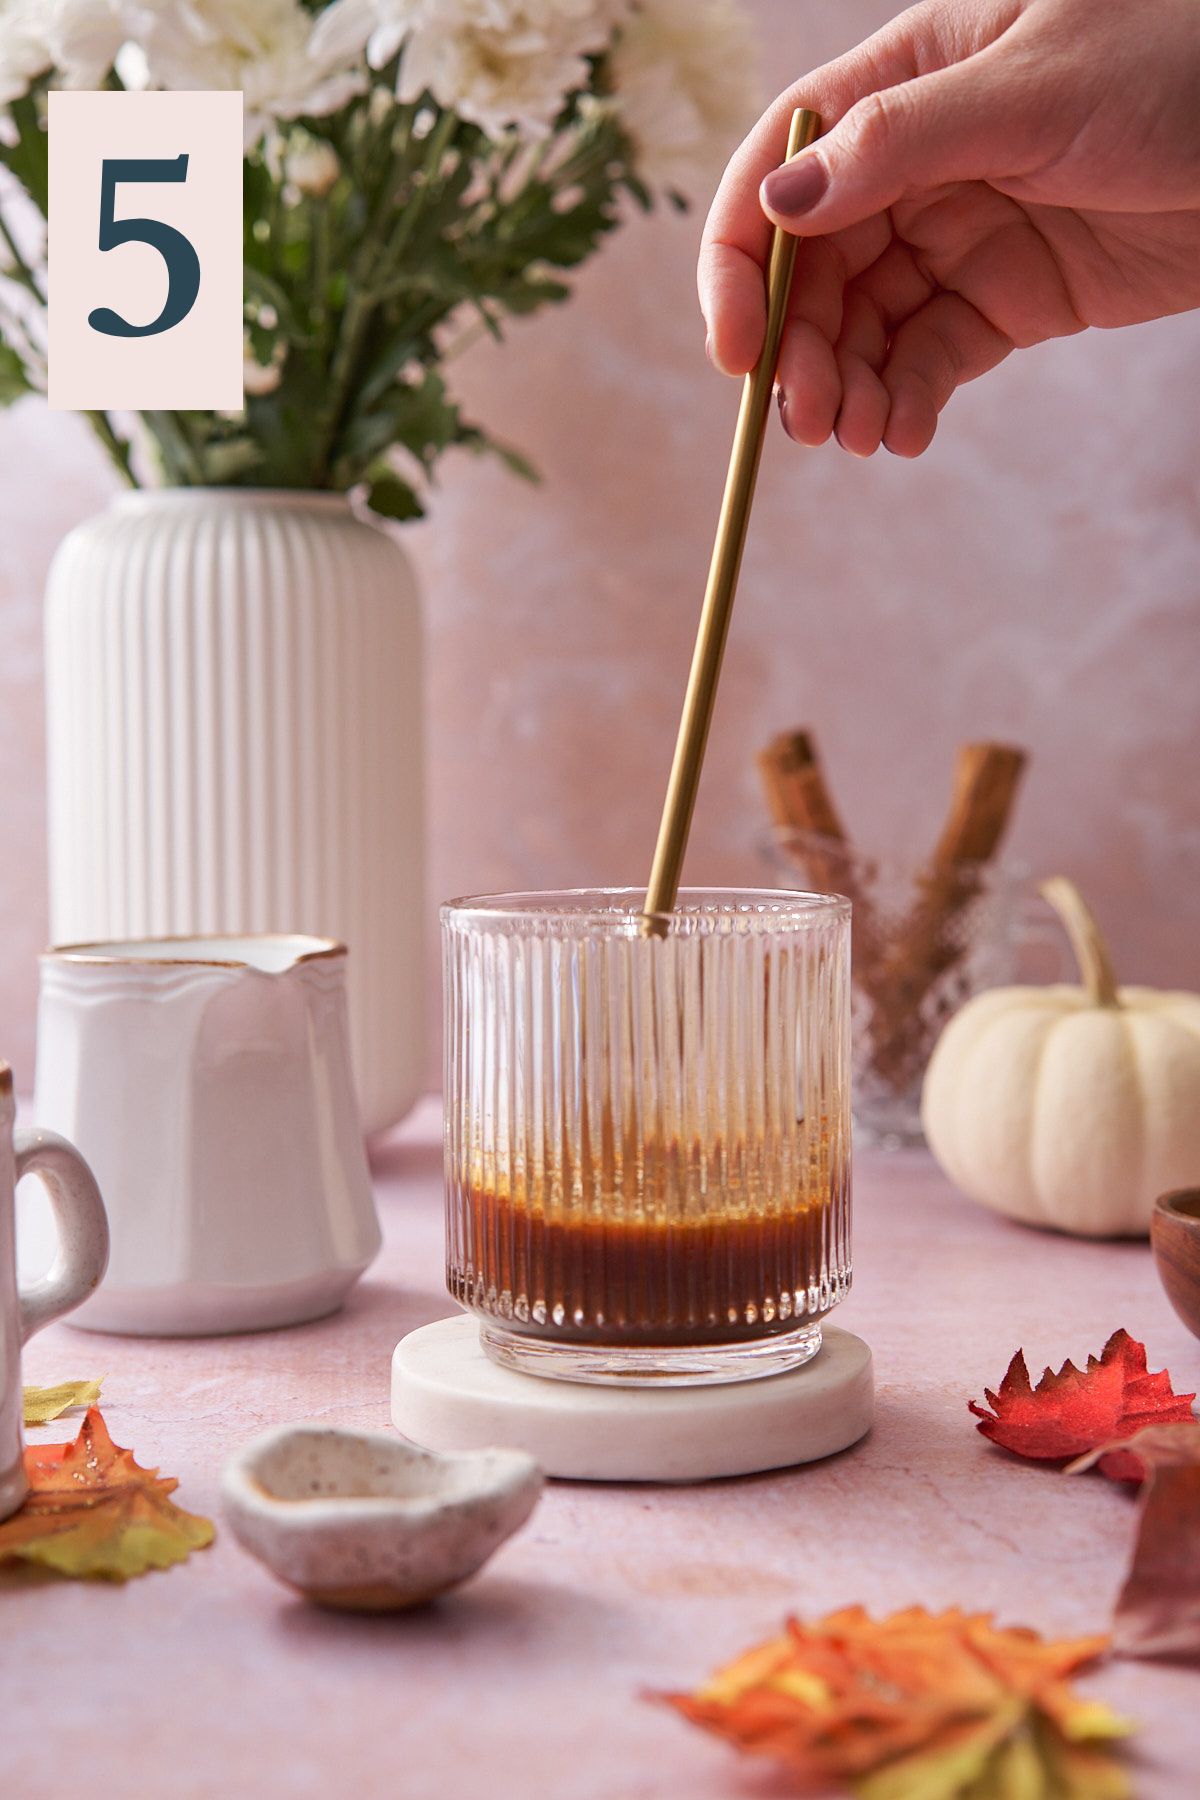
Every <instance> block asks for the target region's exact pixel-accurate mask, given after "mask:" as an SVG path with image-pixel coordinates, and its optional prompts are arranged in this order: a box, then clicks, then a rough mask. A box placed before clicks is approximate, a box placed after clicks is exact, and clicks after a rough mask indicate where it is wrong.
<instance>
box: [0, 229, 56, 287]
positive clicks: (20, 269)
mask: <svg viewBox="0 0 1200 1800" xmlns="http://www.w3.org/2000/svg"><path fill="white" fill-rule="evenodd" d="M0 237H2V238H3V239H4V242H5V244H6V245H7V247H8V253H9V255H10V256H11V257H12V260H13V266H12V268H11V269H10V270H7V271H5V273H7V274H8V275H10V276H11V277H12V278H13V279H14V280H17V281H19V282H20V283H21V285H22V287H25V288H28V290H29V292H30V293H31V294H32V295H33V297H34V299H35V300H40V301H41V303H42V305H43V306H45V304H46V296H45V294H44V293H43V291H42V286H41V283H40V282H39V281H38V278H37V276H36V275H35V274H34V272H33V270H32V269H31V268H30V266H29V264H28V263H27V262H26V261H25V258H24V257H23V256H22V254H21V251H20V249H19V248H18V245H17V240H16V238H15V237H14V236H13V234H12V232H11V231H10V230H9V228H8V221H7V219H6V218H5V217H4V213H3V210H2V209H0Z"/></svg>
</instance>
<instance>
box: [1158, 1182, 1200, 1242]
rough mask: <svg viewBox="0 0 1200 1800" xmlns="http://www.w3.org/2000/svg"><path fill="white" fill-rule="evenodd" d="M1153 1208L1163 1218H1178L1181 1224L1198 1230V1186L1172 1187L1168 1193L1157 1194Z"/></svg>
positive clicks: (1199, 1222)
mask: <svg viewBox="0 0 1200 1800" xmlns="http://www.w3.org/2000/svg"><path fill="white" fill-rule="evenodd" d="M1154 1210H1155V1212H1156V1213H1161V1214H1162V1216H1163V1217H1164V1218H1167V1219H1178V1220H1179V1221H1180V1223H1181V1224H1183V1225H1191V1226H1193V1227H1194V1228H1195V1229H1196V1230H1197V1231H1200V1187H1184V1188H1172V1189H1171V1190H1170V1192H1169V1193H1166V1194H1160V1195H1159V1197H1158V1199H1157V1200H1156V1201H1155V1202H1154Z"/></svg>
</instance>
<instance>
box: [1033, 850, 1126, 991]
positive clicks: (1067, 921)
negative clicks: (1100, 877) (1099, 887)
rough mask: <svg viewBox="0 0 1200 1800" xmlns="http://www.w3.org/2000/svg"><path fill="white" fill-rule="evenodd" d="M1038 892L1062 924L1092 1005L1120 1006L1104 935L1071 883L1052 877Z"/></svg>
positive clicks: (1086, 904) (1077, 890) (1061, 877)
mask: <svg viewBox="0 0 1200 1800" xmlns="http://www.w3.org/2000/svg"><path fill="white" fill-rule="evenodd" d="M1038 892H1039V893H1040V894H1041V896H1042V899H1043V900H1045V901H1048V902H1049V904H1050V905H1051V906H1052V907H1053V908H1054V910H1055V912H1056V913H1057V914H1058V916H1059V918H1060V919H1061V920H1062V923H1063V927H1064V929H1065V931H1066V934H1067V936H1068V937H1069V938H1070V940H1071V948H1072V950H1073V951H1074V952H1075V960H1076V962H1077V963H1078V964H1079V973H1080V976H1081V977H1082V979H1083V985H1084V987H1085V988H1086V990H1087V997H1088V999H1089V1000H1090V1001H1091V1003H1092V1005H1093V1006H1120V1004H1121V999H1120V995H1119V994H1118V993H1117V977H1116V972H1115V970H1114V969H1113V965H1112V957H1111V956H1110V955H1109V950H1108V945H1107V944H1106V942H1105V941H1104V934H1103V932H1102V931H1101V930H1100V927H1099V926H1098V925H1097V923H1096V921H1095V918H1094V917H1093V915H1092V909H1091V907H1090V906H1089V905H1088V903H1087V901H1086V900H1085V899H1084V897H1083V895H1082V894H1081V893H1080V891H1079V889H1078V888H1077V887H1076V886H1075V883H1074V882H1073V881H1069V880H1068V879H1067V877H1066V876H1065V875H1052V876H1051V877H1050V879H1049V880H1048V881H1043V882H1042V884H1041V886H1040V887H1039V889H1038Z"/></svg>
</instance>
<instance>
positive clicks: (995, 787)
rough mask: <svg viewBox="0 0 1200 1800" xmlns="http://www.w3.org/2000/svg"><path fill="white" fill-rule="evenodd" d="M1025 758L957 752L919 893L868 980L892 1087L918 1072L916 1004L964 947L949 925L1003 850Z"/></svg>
mask: <svg viewBox="0 0 1200 1800" xmlns="http://www.w3.org/2000/svg"><path fill="white" fill-rule="evenodd" d="M1025 763H1026V756H1025V752H1024V751H1023V750H1018V749H1016V748H1014V747H1013V746H1012V745H1010V744H993V743H978V744H963V745H962V746H961V748H960V749H959V752H958V756H957V760H956V763H955V771H954V789H953V793H952V796H951V802H950V810H949V813H948V814H947V817H946V822H945V824H944V826H943V827H942V832H941V836H940V837H939V838H938V841H937V846H936V848H935V850H934V853H933V857H932V859H931V862H930V866H929V869H928V872H927V873H926V875H925V876H924V878H923V880H922V882H921V884H920V889H919V897H918V899H917V901H916V904H915V905H914V907H913V910H912V913H911V914H910V916H909V919H908V922H907V924H906V925H905V927H904V929H903V931H902V932H901V934H900V936H899V939H898V941H897V943H896V945H895V948H894V950H893V952H892V955H891V957H890V958H889V959H888V963H889V966H888V968H887V969H886V971H881V970H876V971H875V980H874V982H873V987H874V989H875V991H874V993H873V996H872V997H873V999H874V1001H875V1012H876V1016H875V1019H874V1020H873V1034H872V1035H873V1039H874V1051H873V1062H874V1065H875V1068H876V1071H877V1072H878V1073H879V1074H881V1075H882V1076H883V1077H884V1079H885V1080H888V1081H889V1082H890V1083H891V1084H892V1085H893V1086H894V1087H895V1088H896V1090H897V1091H902V1090H903V1089H904V1088H905V1087H906V1086H908V1084H909V1082H910V1081H911V1080H913V1079H915V1077H916V1076H917V1075H918V1074H919V1072H920V1066H921V1064H922V1062H923V1058H924V1049H925V1046H924V1043H923V1039H924V1036H925V1032H924V1030H923V1029H922V1021H921V1018H920V1008H921V1005H922V1003H923V1002H924V1000H925V998H926V996H927V995H928V993H929V991H930V989H931V988H932V987H933V985H934V983H935V982H936V981H938V980H939V979H940V977H941V976H942V975H944V974H945V973H946V972H947V971H948V970H949V969H951V968H953V966H954V964H955V963H956V962H958V961H959V960H960V958H961V957H962V956H963V954H964V952H965V950H966V948H967V946H966V945H965V944H964V942H963V941H962V939H961V937H960V936H957V935H956V934H955V930H954V927H955V925H956V924H957V923H958V921H959V919H960V918H961V915H962V914H963V912H964V911H965V910H966V908H967V907H968V906H969V905H970V903H971V901H972V900H974V899H975V897H976V896H977V894H978V893H979V888H980V870H981V869H982V868H983V866H984V865H985V864H986V863H988V862H990V861H991V859H992V857H993V856H994V855H995V853H996V851H997V850H998V849H999V847H1000V843H1001V840H1002V839H1003V837H1004V833H1005V831H1006V830H1007V828H1008V822H1009V820H1010V818H1011V817H1012V810H1013V805H1014V802H1015V800H1016V795H1017V789H1018V787H1019V785H1020V780H1021V775H1022V773H1023V771H1024V768H1025Z"/></svg>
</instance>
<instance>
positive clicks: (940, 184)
mask: <svg viewBox="0 0 1200 1800" xmlns="http://www.w3.org/2000/svg"><path fill="white" fill-rule="evenodd" d="M1198 93H1200V12H1198V10H1197V6H1196V0H1141V4H1140V5H1139V6H1138V7H1137V8H1136V9H1131V8H1130V6H1129V4H1128V0H969V3H968V0H923V4H921V5H918V6H914V7H912V8H911V9H910V10H909V11H907V12H904V13H901V14H900V15H899V16H898V17H897V18H895V19H893V20H892V22H891V23H890V24H889V25H887V26H885V27H884V29H883V30H882V31H880V32H879V33H877V34H876V36H875V37H873V38H870V39H868V41H867V42H866V43H865V44H862V45H860V46H859V47H858V48H857V49H855V50H852V51H850V52H849V53H848V54H847V55H845V56H842V57H839V58H838V59H837V61H835V62H832V63H828V64H826V65H825V67H824V68H821V69H818V70H816V71H815V73H813V74H812V75H809V76H806V77H805V78H804V79H803V80H801V81H799V82H797V83H795V84H794V85H793V86H792V87H790V88H788V89H787V90H786V91H785V92H784V93H783V94H781V95H780V96H779V98H778V99H777V100H776V101H775V102H774V103H773V104H772V105H771V106H770V107H769V108H768V110H767V112H766V113H765V114H764V115H763V117H762V118H761V119H760V120H759V122H758V124H757V125H756V126H755V128H754V130H753V131H752V132H751V133H750V135H749V137H748V138H747V139H746V140H745V142H744V143H743V144H742V145H741V147H740V149H739V150H738V151H737V152H736V153H735V155H734V156H733V158H732V159H731V161H730V163H729V167H728V168H727V170H726V172H725V176H724V179H723V180H722V182H721V186H720V188H719V190H718V192H717V196H716V199H715V200H714V201H713V205H712V209H711V211H710V213H709V216H708V222H707V225H706V226H705V231H704V241H703V246H702V249H701V253H700V266H699V277H698V279H699V290H700V305H701V309H702V311H703V313H704V317H705V322H706V324H707V327H708V347H709V355H710V356H711V358H712V360H713V362H714V363H715V364H716V365H717V367H718V368H719V369H722V370H723V371H724V372H725V373H726V374H730V375H741V374H745V373H746V371H747V370H749V369H750V368H752V367H753V365H754V363H755V362H756V360H757V358H758V354H759V350H760V347H761V344H762V336H763V326H764V318H765V305H764V289H763V281H764V275H763V271H764V268H765V265H766V260H767V254H768V251H769V247H770V234H771V226H772V224H778V225H781V226H783V227H784V229H785V230H788V231H791V232H794V233H796V234H797V235H799V236H801V237H803V238H805V239H807V240H808V241H807V242H806V243H803V244H802V245H801V248H800V256H799V259H798V264H797V273H796V279H795V284H794V287H793V292H792V300H791V305H790V309H789V318H788V323H787V327H786V329H785V333H784V339H783V345H782V349H781V352H780V358H779V367H778V382H777V386H778V394H779V402H780V414H781V417H782V419H783V422H784V426H785V428H786V430H787V432H788V434H789V435H790V436H791V437H793V438H795V439H797V440H798V441H799V442H800V443H803V444H822V443H824V442H825V440H826V439H827V438H828V437H829V435H830V432H835V433H836V436H837V440H838V442H839V443H840V444H841V445H842V446H843V447H844V448H845V449H847V450H850V451H852V452H853V453H854V454H855V455H857V456H870V455H872V454H873V453H874V451H876V450H877V449H878V448H879V445H880V444H881V443H882V444H883V445H884V446H885V447H886V448H887V449H888V450H891V451H894V452H895V453H896V454H897V455H899V456H919V455H920V453H921V452H922V451H923V450H925V449H927V448H928V446H929V443H930V441H931V440H932V438H933V434H934V430H935V428H936V425H937V417H938V414H939V413H940V412H941V410H942V408H943V407H944V406H945V404H946V402H947V400H949V398H950V396H951V394H952V393H953V392H954V390H955V388H957V387H958V386H959V385H960V384H961V383H962V382H964V381H971V380H973V379H974V378H975V377H976V376H977V375H982V374H984V373H985V371H986V370H988V369H991V368H994V367H995V365H996V364H997V363H999V362H1001V361H1002V360H1003V358H1004V357H1006V356H1007V355H1008V354H1009V352H1010V351H1011V350H1013V349H1016V348H1023V347H1025V346H1027V345H1030V344H1037V343H1041V342H1042V341H1043V340H1044V339H1046V338H1053V337H1064V336H1068V335H1070V334H1071V333H1074V332H1078V331H1082V330H1084V329H1085V327H1087V326H1088V325H1098V326H1104V327H1111V326H1117V325H1129V324H1134V323H1136V322H1138V321H1141V320H1145V319H1153V318H1159V317H1162V316H1163V315H1165V314H1167V313H1175V312H1184V311H1186V310H1187V309H1188V308H1190V307H1194V306H1198V305H1200V105H1198V104H1197V94H1198ZM797 106H808V107H811V108H813V109H814V110H815V111H817V112H819V113H820V115H821V119H822V123H823V127H824V131H825V135H824V136H823V137H822V138H820V139H819V140H818V142H817V144H816V145H815V146H814V147H813V148H812V149H810V150H807V151H804V152H802V153H801V155H800V156H799V157H798V158H796V159H795V161H794V162H793V163H792V164H789V165H788V166H787V167H786V168H782V169H781V168H779V166H778V165H779V163H780V160H781V158H782V156H783V154H784V147H785V145H786V142H787V131H788V121H789V119H790V118H791V114H792V112H793V110H794V108H795V107H797Z"/></svg>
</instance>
